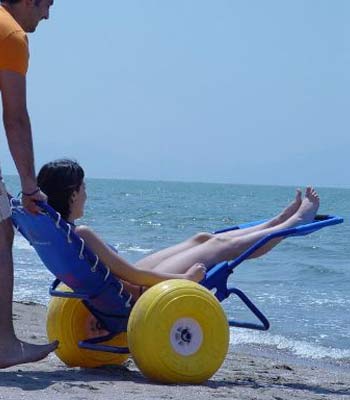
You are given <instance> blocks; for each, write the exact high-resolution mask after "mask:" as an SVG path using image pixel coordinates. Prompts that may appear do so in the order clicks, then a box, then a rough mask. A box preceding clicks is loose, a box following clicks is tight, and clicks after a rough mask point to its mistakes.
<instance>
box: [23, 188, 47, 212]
mask: <svg viewBox="0 0 350 400" xmlns="http://www.w3.org/2000/svg"><path fill="white" fill-rule="evenodd" d="M37 201H44V202H46V201H47V196H46V194H45V193H43V192H42V191H41V190H39V191H38V192H37V193H35V194H33V195H31V196H28V195H26V194H22V205H23V207H24V208H25V209H26V210H27V211H28V212H30V213H31V214H39V213H40V211H41V209H40V207H39V206H38V205H37V204H36V202H37Z"/></svg>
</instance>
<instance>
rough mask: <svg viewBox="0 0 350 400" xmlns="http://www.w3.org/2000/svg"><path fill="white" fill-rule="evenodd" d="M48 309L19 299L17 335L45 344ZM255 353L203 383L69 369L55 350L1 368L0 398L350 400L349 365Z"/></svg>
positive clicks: (236, 355) (237, 357)
mask: <svg viewBox="0 0 350 400" xmlns="http://www.w3.org/2000/svg"><path fill="white" fill-rule="evenodd" d="M45 314H46V308H45V307H44V306H42V305H38V304H34V303H15V304H14V319H15V324H16V330H17V333H18V335H19V336H20V337H21V338H23V339H25V340H28V341H32V342H35V343H45V341H46V340H47V339H46V332H45ZM253 353H255V352H249V351H247V352H244V351H240V350H238V351H236V350H233V352H232V351H231V352H230V353H229V354H228V356H227V358H226V361H225V363H224V364H223V366H222V367H221V368H220V370H219V371H218V372H217V373H216V374H215V375H214V376H213V377H212V378H211V379H210V380H209V381H208V382H206V383H204V384H202V385H161V384H155V383H152V382H150V381H148V380H147V379H146V378H144V377H143V376H142V374H141V373H140V372H139V370H138V369H137V367H136V366H135V365H134V364H133V362H132V361H129V362H128V363H127V365H126V366H125V367H106V368H100V369H94V370H92V369H91V370H83V369H79V368H68V367H66V366H65V365H64V364H63V363H62V362H61V361H60V360H59V359H58V358H57V357H56V356H55V355H54V354H52V355H50V356H49V357H48V358H47V359H45V360H43V361H41V362H38V363H35V364H26V365H21V366H17V367H13V368H9V369H6V370H2V371H0V399H4V400H5V399H6V400H10V399H11V400H12V399H36V400H37V399H40V400H43V399H53V398H58V399H81V400H82V399H142V400H145V399H151V398H152V399H182V400H185V399H191V400H192V399H193V398H195V397H196V398H204V399H212V398H216V399H217V398H222V399H240V400H244V399H259V400H260V399H262V400H265V399H266V400H267V399H271V400H272V399H273V400H282V399H303V400H306V399H307V400H316V399H338V400H340V399H350V369H349V370H347V369H345V368H341V367H339V366H331V365H328V364H322V363H318V364H316V363H315V364H313V363H312V362H310V363H305V364H302V363H300V362H293V361H291V360H289V359H288V361H286V358H284V357H282V356H281V357H280V356H279V355H276V356H275V357H269V356H266V355H261V354H259V352H258V355H256V354H254V355H253Z"/></svg>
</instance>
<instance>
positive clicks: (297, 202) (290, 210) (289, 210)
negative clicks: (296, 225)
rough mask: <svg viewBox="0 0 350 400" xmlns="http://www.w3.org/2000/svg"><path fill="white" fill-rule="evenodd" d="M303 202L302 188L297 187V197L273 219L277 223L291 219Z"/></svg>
mask: <svg viewBox="0 0 350 400" xmlns="http://www.w3.org/2000/svg"><path fill="white" fill-rule="evenodd" d="M301 202H302V198H301V190H300V189H297V190H296V194H295V199H294V200H293V201H292V202H291V203H290V204H289V205H288V206H287V207H286V208H285V209H284V210H283V211H282V212H281V213H280V214H278V215H277V216H276V217H275V218H274V219H273V221H274V222H275V225H277V224H281V223H282V222H284V221H287V219H289V218H290V217H291V216H292V215H294V214H295V213H296V212H297V211H298V209H299V207H300V206H301Z"/></svg>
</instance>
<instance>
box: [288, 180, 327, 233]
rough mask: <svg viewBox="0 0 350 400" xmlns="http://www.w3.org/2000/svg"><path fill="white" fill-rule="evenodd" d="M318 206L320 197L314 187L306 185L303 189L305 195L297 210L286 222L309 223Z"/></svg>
mask: <svg viewBox="0 0 350 400" xmlns="http://www.w3.org/2000/svg"><path fill="white" fill-rule="evenodd" d="M319 206H320V198H319V196H318V193H317V192H316V191H315V189H314V188H313V187H311V186H308V187H307V188H306V191H305V197H304V199H303V201H302V203H301V206H300V207H299V209H298V211H297V212H296V213H295V214H294V215H292V216H291V217H290V218H289V219H288V221H287V222H286V223H288V224H289V225H291V226H296V225H303V224H309V223H310V222H312V221H313V220H314V219H315V216H316V213H317V210H318V207H319Z"/></svg>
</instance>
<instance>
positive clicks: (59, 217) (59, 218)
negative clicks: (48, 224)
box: [56, 212, 62, 229]
mask: <svg viewBox="0 0 350 400" xmlns="http://www.w3.org/2000/svg"><path fill="white" fill-rule="evenodd" d="M56 214H57V215H58V218H57V221H56V228H57V229H58V228H59V227H60V222H61V218H62V217H61V214H60V213H59V212H56Z"/></svg>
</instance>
